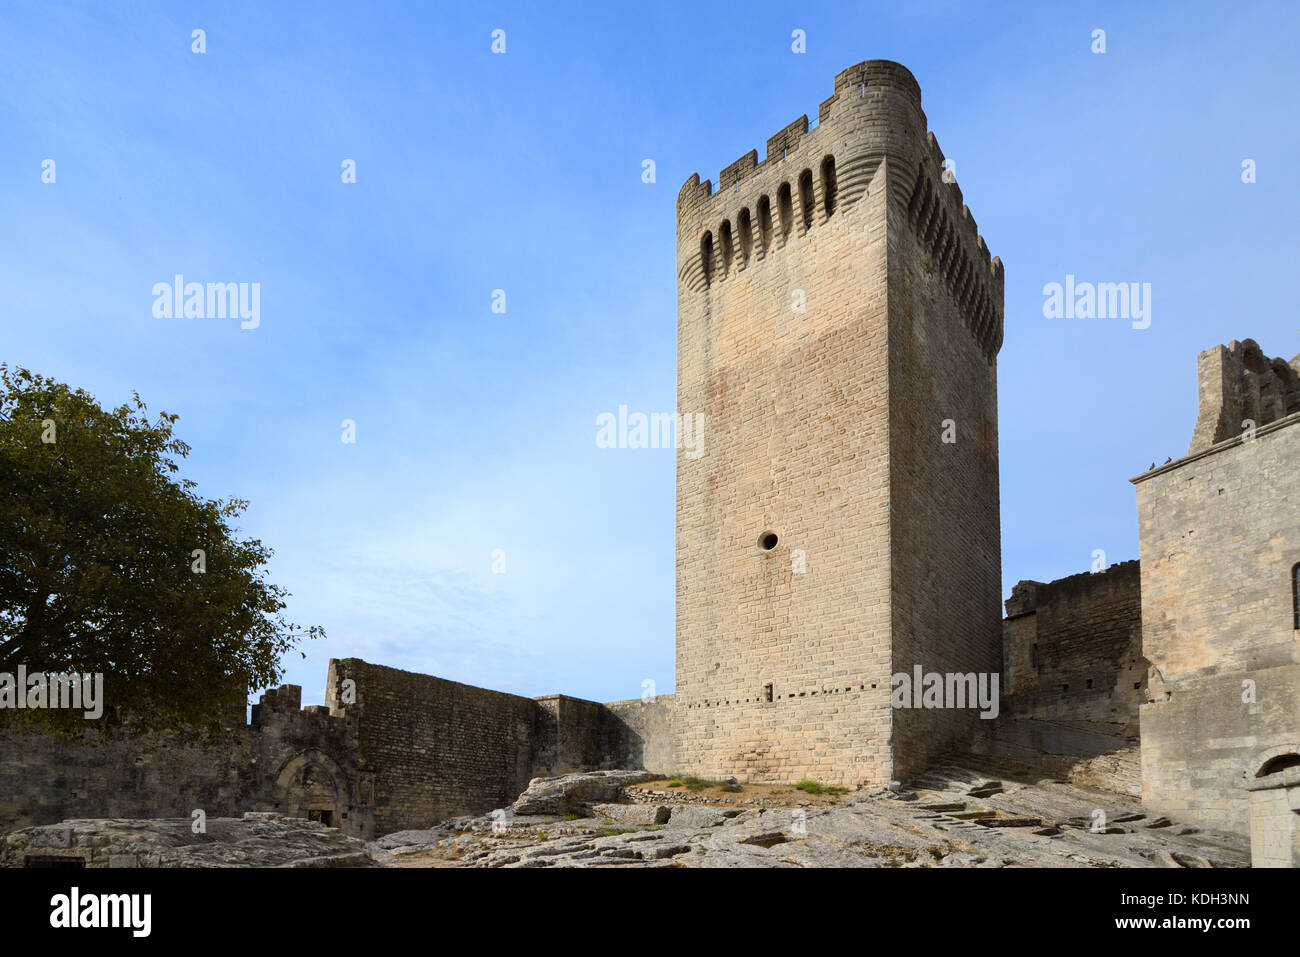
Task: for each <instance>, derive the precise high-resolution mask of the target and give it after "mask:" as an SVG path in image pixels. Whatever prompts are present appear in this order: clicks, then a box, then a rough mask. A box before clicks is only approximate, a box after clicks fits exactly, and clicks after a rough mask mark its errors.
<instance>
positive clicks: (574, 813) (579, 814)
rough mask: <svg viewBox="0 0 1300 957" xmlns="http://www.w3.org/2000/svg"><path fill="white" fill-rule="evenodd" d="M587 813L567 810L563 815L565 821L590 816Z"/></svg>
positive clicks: (578, 819)
mask: <svg viewBox="0 0 1300 957" xmlns="http://www.w3.org/2000/svg"><path fill="white" fill-rule="evenodd" d="M590 816H591V815H589V814H583V813H582V812H581V811H568V812H567V813H566V814H565V815H564V820H566V821H581V820H582V819H583V818H586V817H590Z"/></svg>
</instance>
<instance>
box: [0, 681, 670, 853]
mask: <svg viewBox="0 0 1300 957" xmlns="http://www.w3.org/2000/svg"><path fill="white" fill-rule="evenodd" d="M348 682H351V684H350V685H349V684H347V683H348ZM672 697H673V696H672V695H666V696H660V697H659V698H658V699H656V700H654V701H650V702H642V701H629V702H616V703H614V704H612V705H609V706H606V705H603V704H599V703H597V702H594V701H584V700H582V699H580V698H573V697H570V696H568V695H547V696H545V697H541V698H537V699H533V698H523V697H520V696H518V695H512V694H505V693H503V692H499V691H489V690H486V689H484V688H475V687H473V686H471V685H465V684H460V683H458V682H455V681H447V680H445V679H442V678H436V677H433V676H431V675H421V674H414V673H411V672H407V671H400V670H398V669H396V668H385V667H382V666H379V665H372V664H369V663H368V662H365V661H362V660H360V659H358V658H347V659H343V660H331V661H330V664H329V674H328V678H327V693H326V701H327V704H326V705H323V706H321V705H313V706H308V707H307V708H302V707H301V700H302V689H301V688H299V687H298V686H296V685H285V686H283V687H281V688H277V689H272V690H270V691H267V692H266V693H265V694H264V695H262V698H261V701H260V703H259V704H256V705H254V706H253V709H252V719H251V721H246V720H245V717H244V711H243V707H242V704H239V703H237V706H236V707H233V708H232V709H230V713H229V714H227V715H225V716H224V720H223V721H222V727H221V730H220V731H219V732H217V733H215V734H214V735H213V736H212V737H211V738H203V737H201V736H196V735H194V734H192V733H157V732H155V733H150V734H122V735H118V736H115V737H112V738H106V737H104V736H103V735H102V734H101V733H100V732H99V731H98V730H97V729H92V730H89V731H87V732H86V733H85V734H84V735H83V737H82V738H81V739H78V740H69V739H67V738H63V737H59V736H57V735H53V734H48V733H45V732H42V731H39V730H35V729H33V728H31V727H24V726H18V725H17V724H15V723H13V722H8V723H5V724H0V831H5V830H9V829H12V828H18V827H25V826H29V825H33V824H53V823H57V822H59V821H62V820H64V819H67V818H97V817H113V818H183V819H187V820H188V819H189V818H190V816H191V814H192V813H193V812H194V811H196V810H201V811H203V812H204V814H205V815H206V816H207V817H208V818H212V819H216V818H237V817H240V816H241V815H242V814H244V813H245V812H268V813H270V812H273V813H278V814H282V815H285V816H288V817H302V818H311V819H313V820H316V821H319V822H321V823H323V824H326V825H328V826H331V827H337V828H340V829H341V830H343V831H344V832H345V833H347V834H350V835H354V836H357V837H364V838H367V839H369V838H373V837H376V836H381V835H383V834H387V833H390V832H392V831H398V830H405V829H412V828H415V829H418V828H426V827H429V826H430V825H432V824H433V823H435V822H437V821H440V820H444V819H446V818H449V817H455V816H458V815H462V814H482V813H485V812H487V811H490V810H493V809H495V808H500V807H506V806H507V805H509V804H510V803H511V801H513V800H514V799H515V798H516V797H517V796H518V795H519V794H520V793H522V792H523V791H524V790H525V788H527V786H528V782H529V780H530V779H531V778H533V777H537V776H551V775H558V774H564V773H567V772H570V771H586V770H600V769H613V768H640V767H646V766H653V767H654V769H655V770H661V771H664V772H668V771H671V770H675V769H676V766H677V762H676V756H675V749H674V744H673V731H672V728H673V718H672ZM646 761H649V762H650V765H646V764H645V763H644V762H646Z"/></svg>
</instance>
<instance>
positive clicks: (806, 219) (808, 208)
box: [799, 169, 813, 232]
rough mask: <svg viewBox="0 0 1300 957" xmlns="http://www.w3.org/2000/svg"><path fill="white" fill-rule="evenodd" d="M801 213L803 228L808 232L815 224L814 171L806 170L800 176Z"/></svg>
mask: <svg viewBox="0 0 1300 957" xmlns="http://www.w3.org/2000/svg"><path fill="white" fill-rule="evenodd" d="M799 211H800V213H801V214H802V215H803V228H804V231H805V232H806V231H807V230H809V229H812V224H813V182H812V170H810V169H806V170H804V171H803V172H802V173H800V174H799Z"/></svg>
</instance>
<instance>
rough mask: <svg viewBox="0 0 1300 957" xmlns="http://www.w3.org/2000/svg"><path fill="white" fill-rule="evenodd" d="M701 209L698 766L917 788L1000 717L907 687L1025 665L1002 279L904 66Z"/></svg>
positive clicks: (682, 235) (689, 510)
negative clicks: (932, 705)
mask: <svg viewBox="0 0 1300 957" xmlns="http://www.w3.org/2000/svg"><path fill="white" fill-rule="evenodd" d="M818 120H819V122H818V124H817V126H816V127H815V128H812V129H810V128H809V124H808V118H807V116H801V117H800V118H799V119H798V120H796V121H795V122H794V123H791V124H790V125H789V126H787V127H786V128H785V129H783V130H781V131H780V132H778V133H777V134H776V135H775V136H772V137H771V138H769V139H768V141H767V156H766V158H765V159H764V160H763V161H762V162H761V163H760V162H759V161H758V154H757V151H756V150H755V151H751V152H749V153H748V154H746V155H745V156H742V157H741V158H740V159H738V160H737V161H736V162H734V163H732V164H731V165H730V166H728V167H726V168H725V169H724V170H723V171H722V174H721V176H720V179H719V184H718V190H717V191H716V192H714V190H713V188H712V185H711V183H709V182H708V181H705V182H703V183H701V182H700V178H699V175H698V174H696V175H692V176H691V178H690V179H689V180H688V181H687V182H686V184H685V185H684V186H683V187H682V190H681V193H680V195H679V196H678V200H677V262H678V285H677V289H678V372H677V375H678V385H677V407H678V411H679V412H680V413H682V414H683V415H686V414H688V413H696V412H702V413H704V414H705V416H706V419H705V422H706V429H705V433H704V452H703V454H702V455H699V456H697V457H694V458H690V457H686V456H682V455H679V457H678V465H677V696H676V698H677V700H676V708H677V715H676V722H677V731H678V736H679V740H678V746H679V748H680V751H679V759H680V762H681V765H682V767H683V769H684V770H687V771H693V772H695V773H699V774H704V775H721V774H735V775H737V776H738V777H740V778H742V779H748V780H764V781H776V780H796V779H798V778H800V777H805V776H807V777H812V778H815V779H818V780H820V781H823V782H827V783H838V784H843V785H849V786H855V785H879V784H883V783H885V782H887V781H889V780H890V779H891V778H892V779H900V778H905V777H906V776H908V775H911V774H913V773H915V772H917V771H919V770H920V769H922V768H923V767H924V766H925V764H926V762H927V760H928V759H929V758H931V757H932V756H933V755H934V754H936V753H937V752H938V751H940V750H942V748H943V747H944V746H945V745H946V744H947V743H948V742H950V741H952V740H953V739H954V738H956V737H957V736H959V735H961V734H963V733H964V732H965V731H967V730H969V728H970V727H971V725H972V724H973V723H974V722H975V721H977V720H978V719H977V718H976V711H975V710H972V709H932V710H927V709H902V708H898V709H896V708H892V707H891V703H890V676H891V675H892V674H894V673H899V672H905V673H907V674H909V675H910V674H912V672H913V668H914V666H916V665H920V666H921V667H922V668H923V669H924V671H925V672H940V673H956V672H961V673H970V672H974V673H985V674H989V673H995V672H997V671H998V670H999V668H1000V663H1001V631H1000V629H1001V604H1000V603H1001V594H1000V592H1001V579H1000V576H1001V569H1000V563H1001V541H1000V532H999V515H998V419H997V354H998V350H999V348H1000V347H1001V345H1002V289H1003V273H1002V264H1001V262H1000V261H999V260H997V259H992V260H990V258H989V252H988V249H987V248H986V247H985V245H984V241H983V239H981V238H980V236H979V234H978V233H977V231H976V227H975V222H974V220H973V219H972V218H971V215H970V211H969V210H968V209H967V208H966V207H965V206H964V205H963V203H962V194H961V190H960V189H959V188H958V186H957V185H956V184H955V182H950V180H951V179H952V177H951V176H947V177H945V164H944V157H943V154H942V153H941V152H940V150H939V146H938V143H937V142H936V141H935V139H934V136H933V135H931V134H927V132H926V119H925V114H924V113H922V112H921V91H920V88H919V86H918V85H917V82H916V79H915V78H914V77H913V76H912V74H911V73H910V72H909V71H908V70H907V69H905V68H904V67H902V66H900V65H899V64H897V63H892V62H889V61H885V60H870V61H867V62H864V63H859V64H858V65H856V66H853V67H850V68H849V69H847V70H844V71H843V72H842V73H840V74H839V75H838V76H837V77H836V78H835V92H834V95H833V96H831V97H830V99H828V100H826V101H825V102H824V103H822V104H821V108H820V110H819V111H818Z"/></svg>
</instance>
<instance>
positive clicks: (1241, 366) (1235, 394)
mask: <svg viewBox="0 0 1300 957" xmlns="http://www.w3.org/2000/svg"><path fill="white" fill-rule="evenodd" d="M1196 380H1197V383H1196V384H1197V398H1198V403H1199V412H1198V414H1197V418H1196V429H1195V431H1194V432H1193V434H1192V443H1191V447H1190V448H1189V449H1188V450H1187V452H1188V454H1189V455H1190V454H1192V453H1193V452H1200V451H1203V450H1205V449H1208V448H1209V447H1210V446H1212V445H1214V444H1215V443H1216V442H1222V441H1223V440H1224V439H1230V438H1232V437H1234V436H1237V435H1241V434H1242V432H1243V431H1244V430H1245V429H1247V428H1249V424H1248V423H1249V422H1253V423H1254V424H1255V425H1256V426H1260V425H1267V424H1268V423H1269V422H1275V421H1277V420H1278V419H1281V418H1284V417H1286V416H1288V415H1290V414H1291V413H1293V412H1300V356H1296V357H1295V358H1294V359H1292V360H1291V361H1290V362H1287V361H1286V360H1285V359H1270V358H1269V357H1268V356H1266V355H1264V352H1263V350H1261V349H1260V347H1259V345H1258V344H1257V343H1256V342H1255V340H1254V339H1247V340H1246V341H1245V342H1237V341H1236V340H1234V341H1232V342H1229V343H1228V344H1227V345H1226V346H1215V347H1214V348H1213V349H1206V350H1205V351H1204V352H1202V353H1201V354H1200V355H1199V356H1198V357H1197V360H1196Z"/></svg>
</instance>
